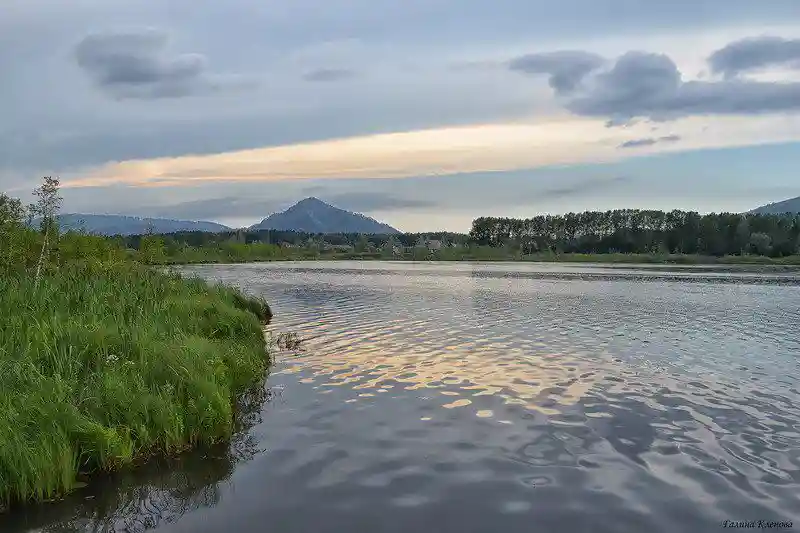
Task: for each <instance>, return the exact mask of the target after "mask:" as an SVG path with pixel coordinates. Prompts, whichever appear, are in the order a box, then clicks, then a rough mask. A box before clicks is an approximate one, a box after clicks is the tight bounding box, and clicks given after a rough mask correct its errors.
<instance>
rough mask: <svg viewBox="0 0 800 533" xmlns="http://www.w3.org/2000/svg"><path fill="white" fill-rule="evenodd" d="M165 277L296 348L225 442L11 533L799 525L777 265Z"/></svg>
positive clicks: (34, 512) (226, 271) (797, 300)
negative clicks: (214, 292)
mask: <svg viewBox="0 0 800 533" xmlns="http://www.w3.org/2000/svg"><path fill="white" fill-rule="evenodd" d="M184 270H185V271H187V272H189V273H192V274H196V275H200V276H202V277H204V278H207V279H211V280H216V281H221V282H224V283H228V284H233V285H238V286H240V287H242V288H243V289H245V290H246V291H248V292H251V293H254V294H261V295H263V296H265V297H266V298H267V299H268V300H269V301H270V302H271V304H272V306H273V311H274V312H275V322H274V324H273V325H272V328H273V329H274V330H276V331H294V332H298V333H299V334H300V335H301V337H302V338H304V339H305V340H304V351H303V352H302V353H300V354H296V355H293V354H288V353H284V354H280V355H279V356H278V357H277V362H276V365H275V367H274V369H273V372H272V374H271V376H270V377H269V379H268V380H267V384H266V390H267V392H268V393H269V394H268V397H267V398H260V399H259V401H258V402H255V405H256V411H255V413H254V416H253V417H252V420H250V423H249V424H248V425H247V428H246V429H244V430H243V431H241V432H240V433H239V434H238V435H237V437H236V439H235V440H234V442H233V444H232V445H231V446H226V447H222V448H220V449H216V450H201V451H198V452H196V453H194V454H189V455H187V456H185V457H182V458H180V459H178V460H174V461H165V462H164V461H162V462H158V463H153V464H150V465H148V466H147V467H145V468H141V469H137V470H134V471H133V472H128V473H122V474H120V475H118V476H114V477H113V478H109V479H106V480H101V481H98V482H97V483H93V484H92V485H90V486H89V487H87V488H86V489H84V490H82V491H79V492H78V493H76V494H75V495H73V496H71V497H70V498H68V499H67V500H66V501H64V502H60V503H57V504H50V505H40V506H34V507H29V508H26V509H23V510H20V511H17V512H15V513H14V514H12V515H10V516H6V517H4V518H0V523H2V522H1V521H2V520H4V519H5V521H6V523H7V524H8V531H14V532H17V531H19V532H21V531H31V530H44V531H114V530H117V531H146V530H152V529H156V530H158V531H165V532H209V533H211V532H214V533H216V532H229V531H300V532H312V531H313V532H315V533H319V532H328V531H331V532H333V531H337V532H347V533H375V532H383V531H392V532H394V531H397V532H401V531H402V532H408V531H437V532H451V531H452V532H458V533H466V532H472V531H475V532H495V531H503V532H506V531H525V532H528V531H555V530H556V529H558V530H564V531H569V532H573V531H575V532H578V531H595V532H605V531H608V532H612V531H614V532H631V533H633V532H636V533H638V532H641V531H654V532H659V531H664V532H674V531H713V530H716V529H717V528H719V527H721V524H722V521H723V520H756V521H757V520H765V521H779V520H784V521H793V522H794V526H795V527H800V391H799V390H798V389H799V386H798V380H799V378H798V376H799V375H800V373H798V370H800V363H798V361H799V359H798V355H799V354H800V323H799V322H798V320H799V319H800V277H798V275H797V274H796V273H792V272H772V273H765V272H752V271H745V270H737V269H735V268H726V270H727V271H725V272H720V271H715V270H714V269H699V268H656V269H653V268H644V267H636V266H630V265H625V266H621V267H615V268H609V267H608V266H601V265H562V264H559V265H547V264H517V263H504V264H480V265H478V264H466V263H448V264H439V263H390V262H385V263H381V262H368V263H355V262H342V263H330V262H327V263H273V264H251V265H236V266H198V267H186V268H185V269H184ZM261 401H263V403H261ZM259 407H260V409H259ZM2 530H3V531H6V529H5V528H4V529H2Z"/></svg>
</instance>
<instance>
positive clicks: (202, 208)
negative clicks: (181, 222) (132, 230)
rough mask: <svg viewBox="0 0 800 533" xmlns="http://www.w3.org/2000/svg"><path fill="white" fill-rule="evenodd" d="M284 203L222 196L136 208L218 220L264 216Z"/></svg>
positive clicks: (167, 215) (150, 213)
mask: <svg viewBox="0 0 800 533" xmlns="http://www.w3.org/2000/svg"><path fill="white" fill-rule="evenodd" d="M283 204H284V202H282V201H277V200H275V199H273V198H252V197H236V196H229V197H222V198H209V199H203V200H192V201H188V202H179V203H174V204H171V205H157V206H156V205H153V206H145V207H142V208H139V209H136V213H137V214H142V215H143V216H153V217H165V218H177V219H186V220H219V219H225V218H237V217H240V218H248V217H253V218H264V217H266V216H268V215H270V214H271V213H274V212H275V211H276V210H278V208H279V207H281V206H282V205H283Z"/></svg>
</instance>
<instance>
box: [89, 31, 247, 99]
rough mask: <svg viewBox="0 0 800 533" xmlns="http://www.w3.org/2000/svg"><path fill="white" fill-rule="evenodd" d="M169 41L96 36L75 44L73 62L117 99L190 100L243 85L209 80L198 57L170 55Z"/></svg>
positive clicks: (139, 35)
mask: <svg viewBox="0 0 800 533" xmlns="http://www.w3.org/2000/svg"><path fill="white" fill-rule="evenodd" d="M168 41H169V39H168V36H167V34H166V33H164V32H162V31H159V30H157V29H154V28H147V29H143V30H138V31H127V32H118V33H97V34H92V35H88V36H86V37H84V38H83V39H82V40H81V41H80V43H78V45H77V46H76V48H75V57H76V59H77V63H78V66H80V67H81V68H82V69H83V70H84V71H85V72H87V73H88V74H89V75H90V76H91V78H92V79H93V81H94V82H95V83H96V84H97V86H99V87H100V88H101V89H103V90H106V91H108V92H109V93H111V94H113V95H114V96H117V97H121V98H143V99H149V98H174V97H182V96H190V95H196V94H202V93H206V92H209V91H213V90H216V89H220V88H223V87H224V86H233V85H236V84H237V81H239V82H241V81H244V80H236V79H235V78H232V77H227V78H226V77H224V76H218V75H213V74H210V73H209V72H208V68H207V61H206V58H205V57H204V56H202V55H200V54H194V53H191V54H189V53H185V54H176V55H170V53H169V52H168V49H167V45H168Z"/></svg>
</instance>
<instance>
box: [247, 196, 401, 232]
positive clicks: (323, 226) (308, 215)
mask: <svg viewBox="0 0 800 533" xmlns="http://www.w3.org/2000/svg"><path fill="white" fill-rule="evenodd" d="M250 229H251V230H264V229H274V230H282V231H302V232H306V233H368V234H394V233H400V232H399V231H398V230H396V229H394V228H393V227H391V226H389V225H387V224H383V223H381V222H378V221H377V220H375V219H373V218H370V217H367V216H364V215H361V214H359V213H351V212H350V211H345V210H344V209H339V208H338V207H333V206H332V205H329V204H326V203H325V202H323V201H322V200H319V199H317V198H306V199H305V200H301V201H299V202H297V203H296V204H294V205H293V206H292V207H290V208H289V209H287V210H286V211H283V212H282V213H275V214H272V215H270V216H268V217H267V218H265V219H264V220H262V221H261V222H259V223H258V224H254V225H253V226H250Z"/></svg>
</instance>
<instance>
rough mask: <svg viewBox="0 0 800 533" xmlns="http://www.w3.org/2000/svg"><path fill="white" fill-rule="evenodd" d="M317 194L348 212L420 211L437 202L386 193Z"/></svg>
mask: <svg viewBox="0 0 800 533" xmlns="http://www.w3.org/2000/svg"><path fill="white" fill-rule="evenodd" d="M319 189H323V190H324V187H319V188H318V190H317V193H318V195H319V197H320V199H321V200H323V201H325V202H328V203H330V204H331V205H334V206H336V207H339V208H340V209H347V210H348V211H367V212H369V211H393V210H396V209H419V208H427V207H434V206H436V205H437V204H436V202H433V201H431V200H425V199H417V198H407V197H406V198H404V197H400V196H398V195H396V194H392V193H384V192H366V191H363V192H357V191H353V192H339V193H323V194H319V193H322V192H323V191H321V190H319Z"/></svg>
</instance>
